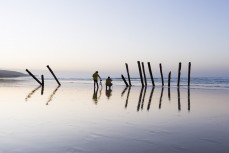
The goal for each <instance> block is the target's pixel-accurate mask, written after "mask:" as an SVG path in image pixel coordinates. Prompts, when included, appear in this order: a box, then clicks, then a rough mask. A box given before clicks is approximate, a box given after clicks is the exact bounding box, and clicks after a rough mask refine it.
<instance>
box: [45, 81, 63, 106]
mask: <svg viewBox="0 0 229 153" xmlns="http://www.w3.org/2000/svg"><path fill="white" fill-rule="evenodd" d="M59 88H60V85H59V86H57V87H56V89H55V90H53V92H52V94H51V95H50V97H49V99H48V101H47V103H46V105H48V104H49V102H51V101H52V99H53V97H54V95H55V94H56V92H57V91H58V89H59Z"/></svg>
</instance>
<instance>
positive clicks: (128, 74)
mask: <svg viewBox="0 0 229 153" xmlns="http://www.w3.org/2000/svg"><path fill="white" fill-rule="evenodd" d="M126 71H127V76H128V80H129V85H130V86H132V84H131V81H130V73H129V68H128V64H127V63H126Z"/></svg>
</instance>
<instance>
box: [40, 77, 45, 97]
mask: <svg viewBox="0 0 229 153" xmlns="http://www.w3.org/2000/svg"><path fill="white" fill-rule="evenodd" d="M41 83H42V85H41V95H43V93H44V85H45V83H44V75H41Z"/></svg>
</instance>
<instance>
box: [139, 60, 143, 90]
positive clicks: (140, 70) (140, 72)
mask: <svg viewBox="0 0 229 153" xmlns="http://www.w3.org/2000/svg"><path fill="white" fill-rule="evenodd" d="M138 70H139V74H140V79H141V83H142V86H144V83H143V79H142V69H141V64H140V61H138Z"/></svg>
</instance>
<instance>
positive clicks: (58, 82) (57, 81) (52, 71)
mask: <svg viewBox="0 0 229 153" xmlns="http://www.w3.org/2000/svg"><path fill="white" fill-rule="evenodd" d="M47 68H48V69H49V71H50V72H51V73H52V75H53V77H54V78H55V80H56V82H57V83H58V85H59V86H60V85H61V84H60V82H59V80H58V79H57V77H56V76H55V74H54V73H53V71H52V69H51V68H50V67H49V65H47Z"/></svg>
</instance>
